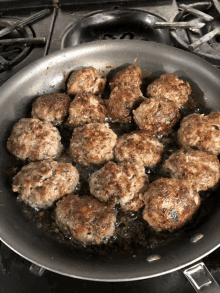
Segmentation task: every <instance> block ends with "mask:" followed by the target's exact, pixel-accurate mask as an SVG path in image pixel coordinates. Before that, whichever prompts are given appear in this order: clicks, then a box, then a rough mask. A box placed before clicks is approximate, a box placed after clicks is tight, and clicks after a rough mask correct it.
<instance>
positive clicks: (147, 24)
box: [0, 0, 220, 293]
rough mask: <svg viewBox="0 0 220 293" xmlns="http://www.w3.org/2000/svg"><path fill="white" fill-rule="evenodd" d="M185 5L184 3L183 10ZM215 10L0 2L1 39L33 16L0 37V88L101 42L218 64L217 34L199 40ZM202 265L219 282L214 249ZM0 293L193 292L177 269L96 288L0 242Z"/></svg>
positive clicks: (81, 1) (209, 6) (79, 0)
mask: <svg viewBox="0 0 220 293" xmlns="http://www.w3.org/2000/svg"><path fill="white" fill-rule="evenodd" d="M58 2H59V3H58ZM214 4H215V5H214ZM180 5H183V6H182V7H181V6H180ZM184 5H187V9H186V7H185V8H184ZM219 6H220V5H219ZM189 8H193V9H196V10H197V13H198V10H199V11H202V12H203V13H205V14H206V15H210V16H211V17H213V18H214V19H212V20H204V18H202V17H201V16H198V15H195V11H194V14H193V13H192V12H190V11H189V10H188V9H189ZM218 9H219V7H218V1H210V2H208V1H200V2H198V1H195V0H194V1H175V0H170V1H161V0H160V1H152V0H151V1H150V0H148V1H147V0H144V1H141V0H140V1H138V0H137V1H129V0H123V1H113V0H111V1H107V0H106V1H101V0H100V1H98V0H92V1H88V0H76V1H73V0H60V1H52V0H47V1H45V0H44V1H43V0H41V1H35V0H29V1H27V0H26V1H19V0H0V36H1V30H3V29H5V28H8V27H10V25H16V24H18V22H19V21H21V20H26V19H27V18H29V17H34V18H35V19H34V20H33V19H32V20H30V21H29V22H28V24H26V25H23V26H21V25H20V26H18V27H17V29H15V30H13V31H12V32H10V33H9V34H6V35H4V36H2V37H0V86H1V85H3V84H4V83H5V82H6V81H7V80H8V79H9V78H10V77H12V76H13V75H14V74H16V73H17V72H19V71H20V70H21V69H22V68H24V67H25V66H27V65H29V64H31V63H32V62H34V61H36V60H38V59H39V58H41V57H43V56H45V55H47V54H51V53H53V52H55V51H57V50H60V49H63V48H67V47H71V46H75V45H78V44H82V43H86V42H90V41H96V40H103V42H104V41H105V40H106V39H134V40H137V39H138V40H142V41H155V42H160V43H164V44H167V45H169V46H176V47H178V48H181V49H184V50H189V51H191V52H192V53H193V54H197V55H199V56H200V57H202V58H204V59H206V60H207V61H209V62H211V63H212V64H213V65H214V66H217V67H220V37H219V34H218V32H217V33H216V32H215V34H214V35H213V36H212V38H211V37H209V38H210V39H208V41H207V39H206V42H204V43H203V42H202V40H201V37H203V36H204V35H205V37H206V38H207V36H206V35H207V34H208V33H212V32H213V30H216V29H217V28H218V24H219V25H220V14H219V12H220V11H218ZM42 11H43V12H42ZM39 13H40V14H39ZM36 14H37V16H36ZM131 16H132V17H131ZM195 20H196V21H197V22H196V25H197V26H201V25H203V24H204V25H203V27H201V28H200V27H197V26H193V25H195ZM165 22H171V23H172V22H179V23H181V22H182V23H183V22H184V23H185V25H188V28H185V27H184V28H181V27H180V28H179V27H178V28H175V27H171V29H170V28H169V27H167V28H161V27H160V28H155V23H159V25H160V26H162V27H163V26H164V23H165ZM187 23H188V24H187ZM189 23H190V24H189ZM171 25H172V24H171ZM18 39H20V40H23V41H18ZM24 39H25V40H24ZM13 40H14V41H13ZM198 44H199V45H198ZM204 262H205V263H206V265H207V267H208V268H209V269H210V271H211V273H212V274H213V276H214V277H215V279H216V280H217V282H218V283H219V284H220V249H217V250H216V251H215V252H213V253H211V254H210V255H209V256H208V257H206V258H205V259H204ZM0 288H1V290H0V291H1V292H4V293H9V292H10V293H14V292H16V293H20V292H30V291H31V292H33V293H34V292H38V291H39V290H41V291H43V292H62V291H63V292H72V291H73V290H74V292H89V291H91V290H92V288H93V289H94V290H96V291H97V290H98V291H101V290H102V291H104V292H106V293H107V292H120V291H121V290H127V291H128V292H137V293H139V292H143V291H144V290H145V291H146V292H165V293H166V292H167V293H168V292H178V293H181V292H184V293H185V292H189V293H190V292H192V293H193V292H195V291H194V289H193V288H192V287H191V285H190V283H189V282H188V281H187V279H186V278H185V276H184V275H183V274H182V272H181V271H176V272H173V273H171V274H167V275H164V276H161V277H157V278H153V279H147V280H142V281H134V282H122V283H113V282H111V283H101V282H92V281H85V280H78V279H74V278H69V277H65V276H62V275H58V274H56V273H53V272H50V271H45V270H44V269H42V268H40V267H38V266H36V265H34V264H31V263H30V262H29V261H27V260H25V259H23V258H22V257H20V256H19V255H17V254H16V253H14V252H13V251H12V250H11V249H9V248H8V247H7V246H6V245H5V244H3V243H0Z"/></svg>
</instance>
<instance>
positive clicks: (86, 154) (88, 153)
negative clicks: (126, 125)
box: [70, 123, 117, 166]
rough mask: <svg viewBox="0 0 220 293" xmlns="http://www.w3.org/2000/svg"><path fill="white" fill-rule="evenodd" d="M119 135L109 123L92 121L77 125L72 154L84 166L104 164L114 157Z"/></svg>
mask: <svg viewBox="0 0 220 293" xmlns="http://www.w3.org/2000/svg"><path fill="white" fill-rule="evenodd" d="M116 140H117V135H116V134H115V133H114V132H113V131H112V130H111V129H110V128H109V125H108V123H104V124H101V123H90V124H86V125H84V126H82V127H77V128H75V129H74V131H73V136H72V139H71V140H70V155H71V157H72V158H73V160H74V161H75V162H76V163H79V164H81V165H84V166H89V165H91V164H102V163H105V162H107V161H109V160H111V159H112V158H113V148H114V146H115V144H116Z"/></svg>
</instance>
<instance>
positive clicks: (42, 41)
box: [0, 38, 46, 45]
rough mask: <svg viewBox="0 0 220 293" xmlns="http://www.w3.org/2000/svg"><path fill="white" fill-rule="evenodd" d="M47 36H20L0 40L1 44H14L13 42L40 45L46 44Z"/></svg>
mask: <svg viewBox="0 0 220 293" xmlns="http://www.w3.org/2000/svg"><path fill="white" fill-rule="evenodd" d="M45 42H46V39H45V38H18V39H5V40H0V44H1V45H13V44H29V45H38V44H45Z"/></svg>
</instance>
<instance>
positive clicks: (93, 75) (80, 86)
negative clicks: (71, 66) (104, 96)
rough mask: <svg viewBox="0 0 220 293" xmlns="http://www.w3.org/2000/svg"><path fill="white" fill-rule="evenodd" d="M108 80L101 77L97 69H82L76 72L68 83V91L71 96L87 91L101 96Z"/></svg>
mask: <svg viewBox="0 0 220 293" xmlns="http://www.w3.org/2000/svg"><path fill="white" fill-rule="evenodd" d="M105 83H106V79H105V78H103V77H101V75H100V74H99V72H98V70H97V69H95V68H80V69H78V70H76V71H74V72H73V73H72V74H71V75H70V77H69V80H68V82H67V91H68V94H70V95H76V94H77V93H78V92H81V91H85V92H90V93H93V94H101V93H102V91H103V90H104V88H105Z"/></svg>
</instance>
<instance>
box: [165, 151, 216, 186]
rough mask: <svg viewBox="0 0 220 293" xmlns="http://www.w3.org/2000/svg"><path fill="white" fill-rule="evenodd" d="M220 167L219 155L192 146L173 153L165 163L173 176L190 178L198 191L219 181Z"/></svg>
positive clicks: (166, 168)
mask: <svg viewBox="0 0 220 293" xmlns="http://www.w3.org/2000/svg"><path fill="white" fill-rule="evenodd" d="M219 167H220V166H219V160H218V158H217V156H215V155H211V154H209V153H206V152H203V151H198V150H193V149H190V148H188V149H181V150H180V151H178V152H176V153H174V154H172V155H171V156H170V157H169V159H168V160H166V161H165V163H164V165H163V168H164V170H165V171H167V172H169V173H170V175H171V176H172V177H174V178H180V179H186V180H188V181H189V182H191V183H192V184H193V186H194V188H196V190H197V191H200V190H207V189H208V188H211V187H214V186H215V185H216V184H217V183H218V181H219V176H220V171H219Z"/></svg>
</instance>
